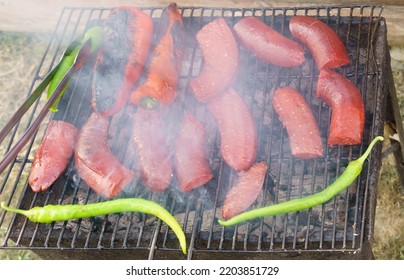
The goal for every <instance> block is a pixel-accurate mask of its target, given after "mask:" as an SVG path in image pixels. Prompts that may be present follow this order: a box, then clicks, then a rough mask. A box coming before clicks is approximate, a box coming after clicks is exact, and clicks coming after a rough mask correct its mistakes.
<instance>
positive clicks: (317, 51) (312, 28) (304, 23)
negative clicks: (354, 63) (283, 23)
mask: <svg viewBox="0 0 404 280" xmlns="http://www.w3.org/2000/svg"><path fill="white" fill-rule="evenodd" d="M289 29H290V32H291V33H292V35H293V36H294V37H295V38H297V39H298V40H300V41H301V42H302V43H303V44H305V45H306V46H307V47H308V48H309V50H310V52H311V53H312V55H313V57H314V60H315V62H316V64H317V67H318V69H322V68H337V67H340V66H343V65H347V64H349V62H350V60H349V56H348V53H347V50H346V48H345V45H344V44H343V43H342V41H341V39H340V38H339V37H338V34H337V33H336V32H335V31H334V30H333V29H331V27H329V26H328V25H327V24H325V23H324V22H322V21H321V20H319V19H316V18H313V17H308V16H293V17H292V18H291V19H290V22H289Z"/></svg>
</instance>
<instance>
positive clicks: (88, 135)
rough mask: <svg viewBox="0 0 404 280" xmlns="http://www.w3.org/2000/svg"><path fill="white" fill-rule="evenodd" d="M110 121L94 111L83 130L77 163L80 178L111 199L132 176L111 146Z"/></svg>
mask: <svg viewBox="0 0 404 280" xmlns="http://www.w3.org/2000/svg"><path fill="white" fill-rule="evenodd" d="M108 129H109V120H108V118H106V117H103V116H102V115H101V114H99V113H95V112H94V113H92V114H91V115H90V117H89V118H88V120H87V121H86V123H85V124H84V125H83V127H82V128H81V130H80V133H79V137H78V141H77V145H76V149H75V153H74V163H75V165H76V168H77V172H78V174H79V175H80V177H81V178H82V179H83V180H84V182H86V184H87V185H88V186H89V187H90V188H92V189H93V190H94V191H95V192H96V193H98V194H100V195H102V196H104V197H107V198H112V197H114V196H116V195H117V194H118V193H119V192H120V191H121V190H122V188H123V187H124V186H126V185H127V184H128V183H129V182H130V181H132V179H133V173H132V172H131V171H130V170H128V169H127V168H126V167H125V166H123V165H122V164H121V163H120V162H119V160H118V159H117V158H116V157H115V156H114V155H113V154H112V152H111V150H110V149H109V147H108Z"/></svg>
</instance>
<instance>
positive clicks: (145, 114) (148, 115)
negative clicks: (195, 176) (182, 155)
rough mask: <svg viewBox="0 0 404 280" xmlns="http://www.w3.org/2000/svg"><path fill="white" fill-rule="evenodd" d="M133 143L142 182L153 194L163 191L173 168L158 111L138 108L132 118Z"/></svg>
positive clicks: (162, 122) (170, 178) (169, 179)
mask: <svg viewBox="0 0 404 280" xmlns="http://www.w3.org/2000/svg"><path fill="white" fill-rule="evenodd" d="M132 138H133V141H134V145H135V153H136V155H137V160H138V164H139V167H140V177H141V180H142V182H143V183H144V184H145V185H146V186H147V187H148V188H150V190H152V191H154V192H163V191H165V190H166V189H167V188H168V186H169V184H170V183H171V180H172V177H173V168H172V165H171V159H170V152H169V149H168V145H167V143H166V139H165V136H164V121H163V118H162V115H161V112H160V111H157V110H147V109H143V108H141V107H138V109H137V111H136V112H135V113H134V117H133V136H132Z"/></svg>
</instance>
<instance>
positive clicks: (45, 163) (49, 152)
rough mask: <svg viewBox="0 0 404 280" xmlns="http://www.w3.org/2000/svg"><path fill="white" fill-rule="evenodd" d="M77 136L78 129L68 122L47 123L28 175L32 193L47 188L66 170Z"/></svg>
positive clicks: (53, 121)
mask: <svg viewBox="0 0 404 280" xmlns="http://www.w3.org/2000/svg"><path fill="white" fill-rule="evenodd" d="M77 134H78V129H77V128H76V127H75V126H74V125H72V124H70V123H68V122H65V121H56V120H52V121H50V122H49V124H48V127H47V128H46V131H45V135H44V137H43V139H42V141H41V143H40V144H39V147H38V151H37V153H36V155H35V157H34V160H33V162H32V166H31V170H30V172H29V175H28V182H29V185H30V186H31V189H32V190H33V191H34V192H40V191H44V190H46V189H47V188H49V187H50V186H51V185H52V184H53V183H54V182H55V180H56V179H57V178H58V177H59V176H60V175H61V174H62V172H63V171H64V170H65V169H66V168H67V166H68V165H69V161H70V158H71V157H72V155H73V150H74V145H75V143H76V139H77Z"/></svg>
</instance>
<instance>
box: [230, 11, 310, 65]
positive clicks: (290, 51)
mask: <svg viewBox="0 0 404 280" xmlns="http://www.w3.org/2000/svg"><path fill="white" fill-rule="evenodd" d="M233 30H234V33H235V35H236V38H237V40H238V41H239V42H240V44H241V45H242V46H243V47H244V48H246V49H247V50H249V51H251V52H253V53H254V54H255V55H256V56H257V57H258V58H260V59H262V60H264V61H266V62H269V63H272V64H275V65H278V66H282V67H295V66H299V65H300V64H302V63H303V61H304V50H303V47H301V46H300V45H299V44H298V43H296V42H295V41H293V40H291V39H289V38H287V37H285V36H283V35H282V34H281V33H278V32H277V31H276V30H274V29H272V28H271V27H270V26H268V25H266V24H265V23H264V22H263V21H261V20H259V19H258V18H256V17H253V16H250V17H245V18H243V19H241V20H239V21H238V22H237V23H236V24H235V25H234V27H233Z"/></svg>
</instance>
